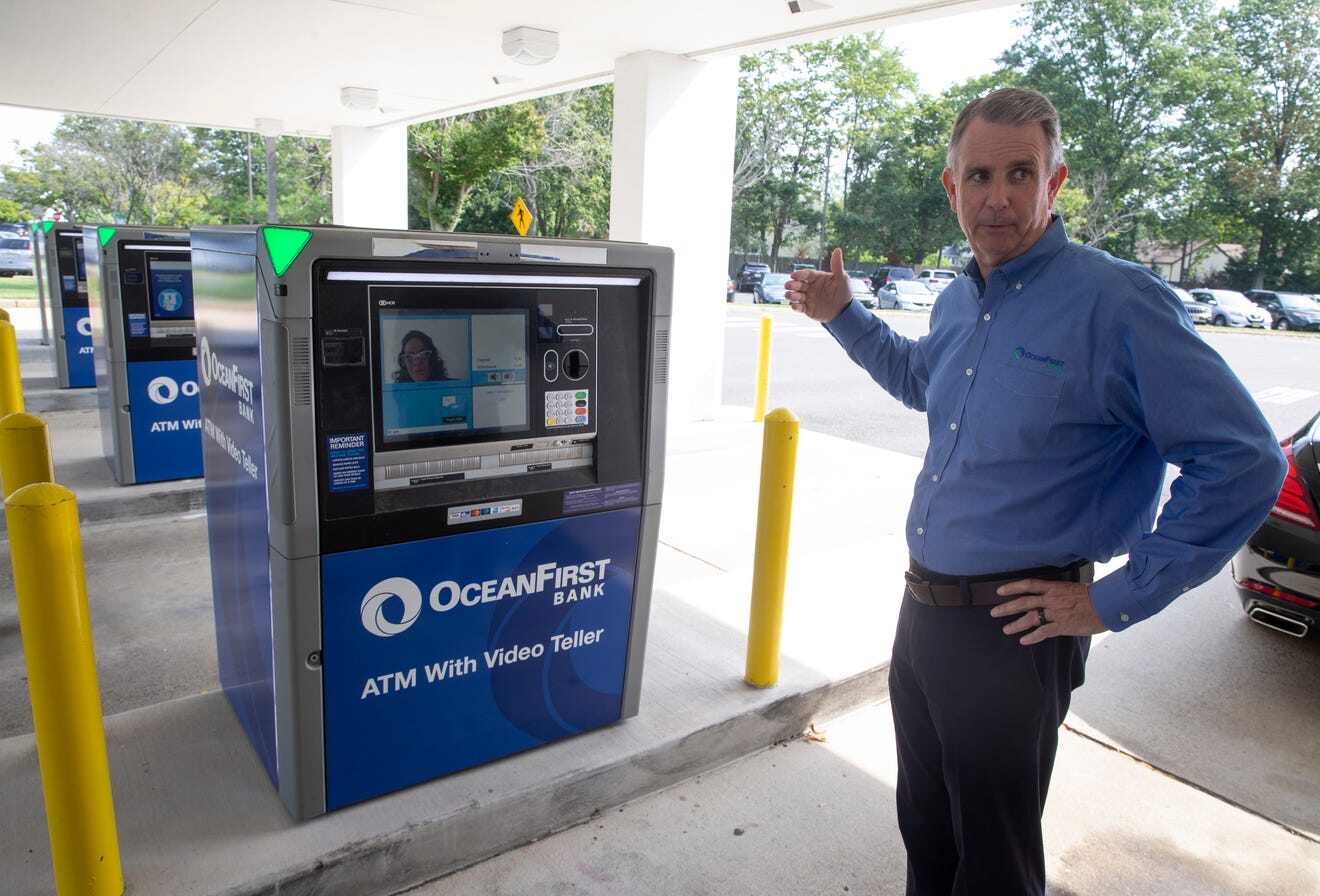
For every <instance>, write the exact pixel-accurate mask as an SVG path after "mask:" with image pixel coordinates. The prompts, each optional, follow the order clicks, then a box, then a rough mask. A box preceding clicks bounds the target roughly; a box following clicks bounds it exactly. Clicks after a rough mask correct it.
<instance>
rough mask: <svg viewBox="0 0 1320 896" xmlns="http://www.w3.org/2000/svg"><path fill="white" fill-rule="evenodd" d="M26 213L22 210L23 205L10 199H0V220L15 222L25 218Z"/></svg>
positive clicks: (26, 216)
mask: <svg viewBox="0 0 1320 896" xmlns="http://www.w3.org/2000/svg"><path fill="white" fill-rule="evenodd" d="M27 218H28V215H27V214H26V213H25V212H24V211H23V206H21V205H19V204H18V203H17V202H15V201H14V200H12V199H0V221H5V222H7V223H15V222H19V221H25V220H27Z"/></svg>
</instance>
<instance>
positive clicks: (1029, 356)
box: [1013, 345, 1063, 374]
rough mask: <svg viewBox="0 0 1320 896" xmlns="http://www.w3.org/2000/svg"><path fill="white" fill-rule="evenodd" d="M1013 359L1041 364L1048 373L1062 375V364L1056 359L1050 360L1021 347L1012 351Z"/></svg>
mask: <svg viewBox="0 0 1320 896" xmlns="http://www.w3.org/2000/svg"><path fill="white" fill-rule="evenodd" d="M1013 359H1014V360H1015V361H1031V362H1033V363H1035V364H1043V365H1044V366H1045V368H1046V371H1047V372H1049V373H1056V374H1057V373H1062V372H1063V362H1062V361H1060V360H1059V359H1058V358H1051V357H1050V356H1049V355H1038V354H1035V353H1034V352H1029V351H1027V350H1026V349H1025V348H1023V347H1022V346H1020V345H1019V346H1018V347H1017V348H1015V349H1013Z"/></svg>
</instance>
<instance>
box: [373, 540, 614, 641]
mask: <svg viewBox="0 0 1320 896" xmlns="http://www.w3.org/2000/svg"><path fill="white" fill-rule="evenodd" d="M610 562H611V561H610V558H608V557H605V558H602V559H600V560H588V561H587V562H585V563H576V564H569V565H566V566H561V565H559V564H558V563H542V564H540V565H539V566H537V567H536V569H535V570H534V571H533V572H529V573H524V574H521V575H512V576H506V577H505V578H503V579H486V580H485V581H481V582H468V583H467V584H462V585H460V584H459V583H458V582H455V581H453V580H446V581H443V582H441V583H439V584H438V585H436V586H435V587H434V588H432V589H431V594H430V597H429V599H428V603H430V605H431V609H432V610H434V611H435V612H437V613H447V612H449V611H450V610H452V609H454V608H455V607H459V606H463V607H475V606H477V605H478V604H485V603H493V602H495V601H500V600H504V599H505V598H518V597H530V596H532V595H536V594H542V593H545V592H546V591H551V590H553V594H552V597H551V599H552V600H553V602H554V604H555V606H559V605H560V604H567V603H575V602H577V601H580V600H589V599H591V598H593V597H603V596H604V594H605V568H606V567H607V566H609V565H610ZM396 601H397V602H398V603H399V604H401V605H402V608H403V610H402V613H400V614H399V617H398V621H397V622H393V621H391V620H390V619H389V618H388V617H387V616H386V615H385V611H386V607H390V606H392V605H393V604H394V603H395V602H396ZM360 612H361V615H362V627H363V628H365V629H366V630H367V631H368V632H370V633H371V634H373V635H375V636H376V637H378V638H390V637H393V636H394V635H398V634H402V633H403V632H406V631H407V630H408V629H409V628H411V627H412V624H413V623H414V622H416V621H417V619H418V617H419V616H420V615H421V613H422V589H421V588H419V587H418V586H417V583H416V582H414V581H413V580H412V579H408V578H405V577H403V576H392V577H390V578H388V579H382V580H381V581H379V582H377V583H376V584H375V585H372V586H371V588H369V589H367V593H366V596H364V597H363V598H362V605H361V608H360ZM391 615H393V613H392V614H391Z"/></svg>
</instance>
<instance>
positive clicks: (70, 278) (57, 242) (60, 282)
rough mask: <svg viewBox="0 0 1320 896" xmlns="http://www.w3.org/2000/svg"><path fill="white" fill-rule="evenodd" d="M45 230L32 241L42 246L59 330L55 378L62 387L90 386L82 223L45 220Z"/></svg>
mask: <svg viewBox="0 0 1320 896" xmlns="http://www.w3.org/2000/svg"><path fill="white" fill-rule="evenodd" d="M41 229H42V231H43V232H42V234H41V236H40V238H39V240H38V242H39V243H40V246H39V247H38V244H37V242H34V243H33V244H32V249H33V256H34V258H35V256H36V254H37V251H38V249H40V252H41V255H42V260H41V261H40V262H38V264H39V266H40V267H41V268H42V272H43V275H42V280H43V282H44V289H45V296H46V298H47V299H48V300H49V302H50V312H51V326H52V328H53V329H54V330H55V333H54V338H53V339H52V340H51V343H50V344H51V351H52V353H53V354H54V356H55V378H56V380H57V381H58V382H59V386H60V388H61V389H90V388H92V387H93V386H95V385H96V375H95V372H94V370H93V366H92V322H91V320H90V319H89V318H88V316H87V266H86V264H85V262H84V260H83V235H82V227H81V226H80V225H77V224H69V223H67V222H63V221H61V222H55V221H43V222H42V224H41Z"/></svg>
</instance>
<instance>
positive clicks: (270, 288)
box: [191, 227, 673, 819]
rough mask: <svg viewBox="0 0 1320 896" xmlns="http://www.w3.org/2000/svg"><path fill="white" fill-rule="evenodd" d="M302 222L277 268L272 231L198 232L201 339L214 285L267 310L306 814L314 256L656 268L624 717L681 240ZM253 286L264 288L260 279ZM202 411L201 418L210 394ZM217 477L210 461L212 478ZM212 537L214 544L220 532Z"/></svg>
mask: <svg viewBox="0 0 1320 896" xmlns="http://www.w3.org/2000/svg"><path fill="white" fill-rule="evenodd" d="M299 229H304V230H307V231H310V232H311V234H312V236H311V239H310V242H309V243H308V245H307V246H306V248H305V249H303V250H302V252H301V253H300V254H299V255H298V256H297V257H296V259H295V260H294V261H293V262H292V264H291V265H290V266H289V268H288V269H287V270H286V271H285V272H284V274H283V275H282V276H280V275H277V274H276V272H275V270H274V268H273V266H272V262H271V258H270V255H269V254H268V251H267V249H266V247H265V246H264V244H263V236H262V230H263V228H262V227H254V228H241V227H225V228H194V229H193V230H192V232H191V240H192V264H193V282H194V290H195V295H196V297H197V321H198V332H197V337H198V340H199V344H200V343H202V341H203V340H204V337H205V336H206V335H207V321H206V316H205V315H206V312H205V311H204V306H205V296H207V295H208V294H223V295H226V296H233V295H236V294H239V293H243V294H249V295H252V300H253V301H254V302H255V304H256V306H257V309H258V314H259V317H260V368H261V369H260V384H261V390H260V391H261V415H262V425H263V427H264V445H265V494H266V511H267V514H268V532H269V562H270V567H269V571H270V592H271V593H270V604H271V625H270V632H271V639H272V642H273V653H274V670H273V671H274V682H273V686H274V707H275V732H276V743H277V744H278V749H277V755H276V762H275V765H276V768H277V770H278V775H277V777H278V787H279V792H280V796H281V798H282V800H283V801H284V803H285V805H286V806H287V807H288V809H289V812H290V813H291V814H292V815H293V816H294V817H295V818H299V819H304V818H309V817H313V816H316V815H320V814H323V813H324V812H326V811H327V808H326V779H325V758H324V755H325V741H324V730H325V729H324V718H323V710H322V675H321V670H320V669H319V667H318V666H317V664H314V663H310V662H309V661H308V658H309V657H314V656H319V651H320V650H321V648H322V637H321V618H320V612H321V610H320V608H321V575H320V569H321V567H320V562H321V544H320V513H319V508H318V479H317V451H318V437H317V425H316V413H315V411H316V401H315V399H314V396H315V394H316V392H315V390H316V383H315V382H313V376H314V364H313V359H312V351H313V345H314V338H313V337H314V334H313V320H312V316H313V298H312V296H313V287H314V278H313V270H312V267H313V264H314V263H315V262H316V261H317V260H318V259H335V260H361V261H362V262H371V261H401V260H405V259H407V260H412V259H417V258H419V256H417V255H415V254H413V253H414V252H429V253H431V255H430V258H431V259H433V260H436V261H437V263H438V264H441V265H443V264H444V263H445V262H446V261H461V262H462V263H464V264H491V265H497V264H498V265H501V266H506V267H507V266H509V265H527V266H528V267H529V268H530V267H531V266H533V265H535V266H538V267H539V268H541V269H542V270H543V271H544V269H545V267H546V266H547V265H551V266H553V265H554V264H556V263H561V264H563V265H565V266H568V265H573V266H576V267H578V268H581V267H582V266H584V265H588V264H597V265H599V266H600V270H601V273H602V274H606V273H609V269H611V268H631V269H647V270H649V271H650V272H652V278H653V279H652V282H653V291H652V295H653V299H652V302H653V304H652V309H653V314H652V317H651V321H650V332H649V344H648V345H647V346H646V350H647V352H648V356H649V358H650V361H649V364H648V373H647V384H646V385H645V388H646V389H647V390H648V393H649V401H648V410H647V416H646V418H645V419H644V423H645V433H644V442H643V445H644V458H645V469H644V473H643V480H642V499H641V536H640V543H639V546H638V551H637V570H636V577H635V587H634V610H633V614H632V623H631V630H630V632H629V647H628V655H627V671H626V673H625V678H624V686H623V700H622V715H621V718H625V719H626V718H629V717H631V716H635V715H636V714H637V712H638V703H639V699H640V694H641V685H642V666H643V658H644V652H645V645H646V630H647V624H648V620H649V616H650V601H651V589H652V582H653V577H654V571H655V556H656V547H657V543H658V538H659V527H660V501H661V491H662V484H663V479H664V456H665V408H666V405H667V401H668V363H669V360H668V359H669V332H670V318H671V308H672V289H673V251H672V250H671V249H668V248H663V247H657V246H649V245H645V244H638V243H619V242H602V241H571V240H530V239H518V238H510V237H500V236H490V235H484V234H483V235H477V234H457V233H434V232H414V231H392V230H366V229H354V228H340V227H308V228H299ZM420 260H426V258H425V257H420ZM254 273H255V282H254V277H253V275H254ZM254 286H255V293H253V292H251V291H252V290H253V287H254ZM202 351H205V349H202ZM202 413H203V417H204V418H205V417H206V414H207V411H206V403H205V400H204V401H203V411H202ZM505 450H508V449H507V448H506V449H505ZM209 476H210V467H209V463H208V491H209V489H210V487H211V483H210V481H209ZM436 516H437V519H438V521H439V522H438V525H437V531H436V532H435V533H434V534H436V535H441V534H446V533H445V532H444V517H445V514H444V508H443V507H437V508H436ZM211 538H212V549H213V550H214V541H215V538H216V535H215V532H214V531H213V532H212V535H211ZM215 599H216V600H217V601H219V600H221V599H222V596H221V595H218V594H217V595H216V596H215ZM222 671H223V670H222Z"/></svg>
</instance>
